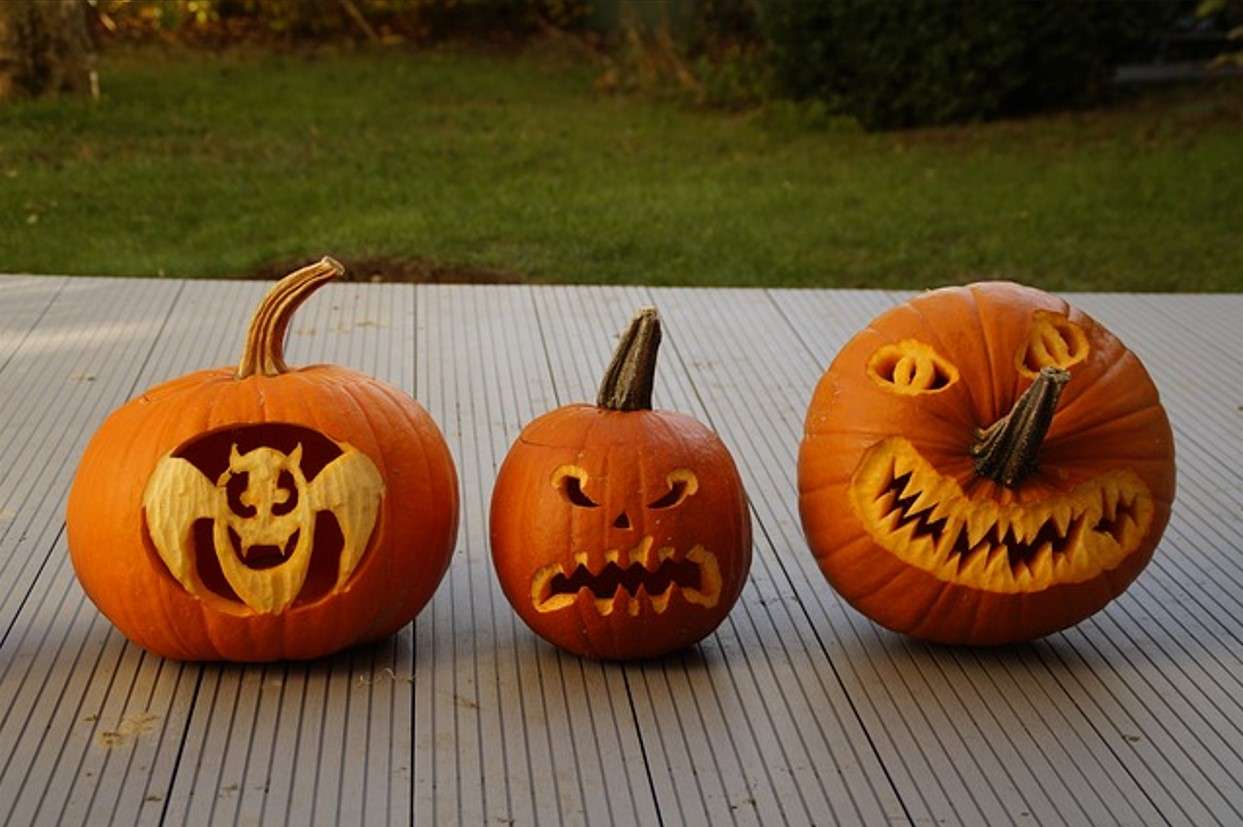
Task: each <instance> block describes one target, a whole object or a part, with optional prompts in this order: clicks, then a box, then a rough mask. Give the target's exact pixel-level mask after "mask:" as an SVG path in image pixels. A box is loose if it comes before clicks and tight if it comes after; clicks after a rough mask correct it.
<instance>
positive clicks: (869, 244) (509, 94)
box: [0, 51, 1243, 290]
mask: <svg viewBox="0 0 1243 827" xmlns="http://www.w3.org/2000/svg"><path fill="white" fill-rule="evenodd" d="M595 72H596V70H595V69H594V68H593V67H591V66H588V65H584V64H580V63H575V62H572V61H569V60H568V59H558V58H549V57H538V56H528V57H500V56H498V57H489V56H484V55H474V54H463V53H460V52H425V53H420V54H410V53H403V52H398V51H390V52H383V53H362V54H352V55H336V56H333V55H319V56H310V55H301V56H299V55H232V56H217V57H212V56H208V55H201V54H198V55H191V56H184V57H178V58H170V57H166V56H160V55H156V54H148V53H122V54H113V55H109V56H107V57H106V59H105V61H104V63H103V66H102V72H101V75H102V83H103V89H104V97H103V99H102V100H101V101H100V102H99V103H97V104H93V103H90V102H86V101H67V100H62V101H38V102H32V103H23V104H18V105H12V106H8V107H4V108H0V272H39V273H74V274H76V273H100V274H125V275H158V274H164V275H169V276H192V277H220V276H234V277H236V276H246V275H252V274H255V273H258V272H274V271H273V269H272V268H273V267H274V266H276V265H278V264H281V265H283V264H285V263H289V262H294V261H300V260H304V259H307V258H309V257H312V256H317V255H319V254H321V253H324V252H329V253H332V254H334V255H337V256H339V257H341V258H343V259H344V260H345V261H346V262H347V263H349V262H351V261H368V260H369V261H370V262H371V267H372V268H374V267H377V266H378V267H380V268H381V269H383V267H384V263H385V262H391V263H392V264H393V266H394V268H395V269H396V268H399V267H400V266H402V265H403V263H409V262H411V261H414V262H419V263H421V266H428V265H430V266H432V267H433V268H441V269H447V270H448V271H450V272H461V273H471V272H475V273H487V272H494V273H500V274H508V275H512V276H514V277H516V278H521V279H527V280H531V281H542V282H603V283H614V282H645V283H651V284H697V285H803V286H886V287H922V286H931V285H936V284H942V283H946V282H954V281H967V280H971V279H974V278H980V277H1005V278H1013V279H1018V280H1022V281H1027V282H1031V283H1035V284H1039V285H1042V286H1045V287H1048V288H1053V289H1100V290H1243V85H1240V84H1238V83H1236V84H1234V85H1225V84H1223V85H1219V86H1216V87H1212V88H1207V89H1206V88H1199V89H1195V90H1182V91H1175V92H1166V93H1163V94H1161V95H1158V96H1148V97H1146V98H1144V99H1141V100H1138V101H1134V102H1131V103H1128V104H1125V105H1120V106H1116V107H1113V108H1111V109H1108V110H1104V111H1098V112H1092V113H1085V114H1074V115H1055V116H1051V117H1044V118H1038V119H1031V120H1025V121H1014V122H1007V123H1000V124H993V125H987V126H973V127H964V128H959V129H938V130H931V131H922V132H910V133H901V134H879V135H865V134H859V133H857V132H854V131H852V130H850V129H848V128H844V127H842V126H840V125H839V126H836V127H835V126H833V125H832V124H829V125H827V126H826V125H823V124H820V125H817V124H815V123H812V122H811V121H812V120H813V119H811V118H808V117H807V116H806V114H805V111H804V112H803V114H800V113H799V111H797V110H794V109H793V108H791V107H774V108H770V109H769V110H767V111H761V112H752V113H747V114H742V115H737V114H725V113H719V112H703V111H695V110H692V109H690V108H687V107H684V106H679V105H676V104H673V103H664V102H655V101H652V100H650V99H642V98H624V97H610V96H605V95H601V94H599V93H597V92H595V91H594V90H593V87H592V79H593V76H594V74H595ZM376 262H379V264H376Z"/></svg>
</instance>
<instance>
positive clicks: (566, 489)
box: [552, 465, 599, 508]
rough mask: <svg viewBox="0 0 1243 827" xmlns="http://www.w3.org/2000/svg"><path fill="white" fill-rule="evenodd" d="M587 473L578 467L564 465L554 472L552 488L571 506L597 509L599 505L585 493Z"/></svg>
mask: <svg viewBox="0 0 1243 827" xmlns="http://www.w3.org/2000/svg"><path fill="white" fill-rule="evenodd" d="M586 482H587V472H586V471H585V470H583V469H582V468H579V467H578V466H577V465H562V466H561V467H560V468H558V469H557V470H556V471H553V472H552V487H553V488H556V489H557V490H558V491H560V492H561V496H563V497H565V498H566V499H567V500H569V502H570V504H571V505H576V506H578V507H579V508H595V507H597V505H599V504H598V503H597V502H595V500H593V499H591V497H588V496H587V494H586V493H585V492H584V491H583V484H584V483H586Z"/></svg>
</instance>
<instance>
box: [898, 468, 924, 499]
mask: <svg viewBox="0 0 1243 827" xmlns="http://www.w3.org/2000/svg"><path fill="white" fill-rule="evenodd" d="M922 487H923V485H922V483H921V482H920V480H919V474H915V473H912V474H911V475H910V476H909V477H907V478H906V485H904V486H903V487H902V499H904V500H906V499H910V498H911V497H913V496H915V495H916V494H918V493H919V490H920V488H922Z"/></svg>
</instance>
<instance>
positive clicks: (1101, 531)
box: [850, 437, 1154, 593]
mask: <svg viewBox="0 0 1243 827" xmlns="http://www.w3.org/2000/svg"><path fill="white" fill-rule="evenodd" d="M850 502H851V507H852V508H853V510H854V512H855V514H856V516H858V518H859V520H860V522H861V523H862V525H863V526H864V528H865V529H866V531H867V533H868V535H869V536H870V537H871V538H872V539H873V540H874V541H875V542H876V543H877V544H878V545H880V546H882V547H883V548H885V549H886V550H888V551H889V552H891V553H892V554H894V555H896V556H897V557H899V558H900V559H902V560H903V561H904V562H906V563H908V564H910V565H912V566H915V567H917V568H920V569H923V570H924V571H926V572H928V573H929V574H932V575H933V576H935V577H937V578H939V579H941V580H944V581H946V582H948V583H955V584H960V585H964V586H970V587H973V588H978V589H984V590H988V591H994V592H1005V593H1016V592H1026V591H1038V590H1041V589H1044V588H1047V587H1048V586H1051V585H1054V584H1056V583H1078V582H1082V581H1085V580H1089V579H1091V578H1093V577H1096V576H1097V575H1099V574H1101V573H1102V572H1105V571H1109V570H1111V569H1114V568H1116V567H1117V566H1118V565H1119V564H1120V563H1121V562H1122V560H1123V559H1124V558H1125V557H1126V556H1127V555H1129V554H1130V553H1132V552H1133V551H1135V549H1136V548H1138V546H1139V545H1140V544H1141V543H1142V542H1143V539H1144V538H1145V537H1146V536H1147V534H1148V530H1149V527H1150V526H1151V524H1152V519H1153V513H1154V506H1153V499H1152V495H1151V493H1150V492H1149V489H1148V487H1147V486H1146V485H1145V484H1144V482H1143V480H1141V479H1140V478H1139V476H1138V475H1136V474H1135V473H1134V472H1132V471H1129V470H1117V471H1110V472H1107V473H1105V474H1101V475H1099V476H1097V477H1094V478H1092V479H1090V480H1088V481H1086V482H1083V483H1080V484H1079V485H1077V486H1075V487H1074V488H1073V489H1072V490H1070V491H1068V492H1066V493H1062V494H1056V495H1052V496H1049V497H1047V498H1044V499H1042V500H1040V501H1037V502H1011V503H1004V504H1003V503H998V502H996V501H994V500H992V499H972V498H970V497H968V496H967V495H966V494H965V493H964V492H963V490H962V488H961V487H960V486H959V484H958V482H957V481H956V480H954V479H952V478H950V477H947V476H944V475H942V474H940V473H939V472H938V471H937V470H936V469H935V468H933V466H932V465H931V464H930V463H929V462H928V461H927V460H926V459H924V457H923V456H922V455H921V454H920V453H919V452H918V451H917V450H916V448H915V447H914V446H913V445H912V444H911V443H910V442H909V441H908V440H906V439H904V438H902V437H890V438H888V439H885V440H882V441H881V442H879V443H877V444H876V445H873V446H872V447H871V448H869V449H868V451H867V452H866V453H865V455H864V457H863V460H862V461H861V462H860V464H859V466H858V467H857V468H856V470H855V472H854V475H853V476H852V478H851V482H850Z"/></svg>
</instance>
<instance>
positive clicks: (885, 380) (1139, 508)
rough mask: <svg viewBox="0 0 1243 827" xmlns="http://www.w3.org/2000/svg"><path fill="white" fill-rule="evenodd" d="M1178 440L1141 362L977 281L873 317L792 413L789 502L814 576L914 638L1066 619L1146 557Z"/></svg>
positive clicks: (1051, 301) (1015, 290)
mask: <svg viewBox="0 0 1243 827" xmlns="http://www.w3.org/2000/svg"><path fill="white" fill-rule="evenodd" d="M1173 497H1174V442H1173V439H1172V437H1171V433H1170V425H1169V421H1168V420H1167V419H1166V416H1165V411H1164V410H1163V409H1162V407H1161V403H1160V401H1159V400H1158V397H1157V389H1156V388H1155V387H1154V386H1153V383H1152V380H1151V379H1150V378H1149V377H1148V373H1147V372H1146V371H1145V370H1144V367H1143V365H1142V364H1141V363H1140V361H1139V359H1138V358H1136V356H1135V355H1134V354H1133V353H1131V352H1130V351H1129V350H1127V349H1126V348H1125V347H1124V346H1123V345H1122V343H1121V342H1119V341H1118V339H1117V338H1115V337H1114V336H1113V335H1112V334H1111V333H1110V332H1109V331H1108V330H1106V329H1105V328H1104V327H1102V326H1101V325H1100V324H1098V323H1097V322H1095V321H1094V320H1093V319H1091V318H1089V317H1088V316H1086V315H1085V314H1083V313H1081V312H1079V311H1078V310H1075V309H1074V308H1072V307H1071V306H1070V305H1068V304H1067V303H1066V302H1064V301H1062V300H1060V299H1057V298H1055V297H1053V296H1050V295H1048V294H1046V293H1043V292H1041V291H1039V290H1035V289H1032V288H1028V287H1023V286H1020V285H1017V284H1010V283H999V282H993V283H983V284H974V285H970V286H968V287H954V288H947V289H943V290H937V291H934V292H930V293H925V294H923V295H920V296H918V297H916V298H914V299H912V300H911V301H909V302H907V303H906V304H903V305H901V306H899V307H896V308H894V309H892V310H889V311H888V312H886V313H884V314H882V315H881V316H879V317H878V318H877V319H875V320H874V321H873V322H872V323H871V324H870V325H869V326H868V327H867V329H865V330H864V331H863V332H861V333H859V334H858V335H856V336H855V337H854V338H853V339H852V340H851V341H850V342H849V343H848V344H847V345H846V346H845V347H844V348H843V349H842V351H841V352H840V353H839V354H838V355H837V358H835V359H834V360H833V364H832V366H831V367H830V368H829V370H828V372H827V373H826V374H825V375H824V377H823V379H821V381H820V384H819V386H818V387H817V388H816V392H815V395H814V397H813V398H812V401H811V407H810V408H809V410H808V412H807V420H806V431H805V436H804V439H803V444H802V450H801V451H800V454H799V504H800V510H801V513H802V518H803V526H804V529H805V532H806V535H807V541H808V543H809V544H810V545H811V549H812V551H813V553H814V554H815V556H816V559H817V560H818V561H819V564H820V568H821V569H822V570H823V572H824V574H825V576H826V577H827V578H828V579H829V582H830V583H832V585H833V587H834V588H835V589H837V591H838V592H840V593H841V594H842V595H843V596H844V597H845V598H846V599H847V600H848V601H850V603H851V604H852V605H854V606H855V608H857V609H859V610H860V611H861V612H863V613H864V614H866V615H867V616H869V617H871V618H872V619H874V620H876V621H877V622H879V623H881V624H883V625H885V626H888V627H889V628H891V629H895V630H897V631H900V632H905V633H907V634H910V635H914V636H916V637H920V638H926V639H929V640H934V641H942V642H948V643H969V644H999V643H1005V642H1010V641H1020V640H1028V639H1032V638H1036V637H1039V636H1042V635H1046V634H1049V633H1050V632H1053V631H1056V630H1058V629H1062V628H1065V627H1067V626H1070V625H1072V624H1074V623H1077V622H1078V621H1080V620H1082V619H1084V618H1086V617H1088V616H1089V615H1091V614H1092V613H1094V612H1096V611H1097V610H1099V609H1101V608H1102V607H1103V606H1105V604H1107V603H1108V602H1109V601H1110V600H1112V599H1113V598H1115V597H1116V596H1118V595H1119V594H1120V593H1121V592H1122V591H1123V590H1124V589H1125V588H1126V587H1127V585H1128V584H1130V583H1131V581H1132V580H1134V579H1135V577H1136V575H1138V574H1139V572H1140V571H1141V570H1142V569H1143V568H1144V566H1145V565H1146V564H1147V563H1148V560H1149V559H1150V558H1151V557H1152V553H1153V550H1154V549H1155V548H1156V545H1157V542H1158V540H1159V539H1160V538H1161V532H1162V531H1163V530H1164V528H1165V524H1166V520H1167V519H1168V518H1169V513H1170V503H1171V502H1172V500H1173Z"/></svg>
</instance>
